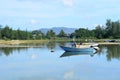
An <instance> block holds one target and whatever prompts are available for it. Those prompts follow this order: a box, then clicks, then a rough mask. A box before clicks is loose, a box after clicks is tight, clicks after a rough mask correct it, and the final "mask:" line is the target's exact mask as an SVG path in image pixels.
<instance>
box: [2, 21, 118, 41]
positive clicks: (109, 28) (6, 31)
mask: <svg viewBox="0 0 120 80" xmlns="http://www.w3.org/2000/svg"><path fill="white" fill-rule="evenodd" d="M73 37H76V38H83V39H86V38H96V39H103V38H104V39H105V38H115V39H118V38H120V22H119V20H118V21H111V20H110V19H108V20H106V24H105V25H104V26H103V25H97V26H96V28H95V29H93V30H89V29H85V28H79V29H77V30H75V32H74V33H71V34H66V33H65V32H64V30H61V31H60V33H59V34H56V33H55V32H54V31H53V30H49V31H47V33H46V34H43V33H42V32H41V31H39V30H34V31H27V30H20V29H17V30H13V29H12V28H10V27H9V26H8V25H6V26H4V28H3V26H1V25H0V39H5V40H6V39H8V40H29V39H57V38H73Z"/></svg>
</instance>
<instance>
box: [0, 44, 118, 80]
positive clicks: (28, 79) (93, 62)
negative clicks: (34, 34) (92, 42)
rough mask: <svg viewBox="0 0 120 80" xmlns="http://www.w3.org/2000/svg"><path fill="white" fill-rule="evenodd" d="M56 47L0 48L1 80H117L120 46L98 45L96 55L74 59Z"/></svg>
mask: <svg viewBox="0 0 120 80" xmlns="http://www.w3.org/2000/svg"><path fill="white" fill-rule="evenodd" d="M61 44H62V45H66V44H65V43H61ZM59 45H60V43H57V44H54V43H50V44H43V45H42V48H0V71H1V73H0V80H120V76H119V73H120V46H119V45H112V46H111V45H109V46H105V45H101V46H99V47H100V51H99V52H97V53H79V54H76V55H74V53H65V52H64V51H63V50H62V49H61V48H60V47H59ZM51 50H52V51H54V52H51Z"/></svg>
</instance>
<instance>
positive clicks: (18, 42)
mask: <svg viewBox="0 0 120 80" xmlns="http://www.w3.org/2000/svg"><path fill="white" fill-rule="evenodd" d="M50 41H55V42H69V41H72V39H62V40H0V44H29V43H48V42H50ZM76 41H78V42H79V41H80V40H76ZM104 41H105V39H99V40H98V39H96V40H94V42H96V43H98V44H100V45H102V44H106V45H109V44H120V43H119V41H117V40H116V42H104ZM85 43H86V44H89V42H85Z"/></svg>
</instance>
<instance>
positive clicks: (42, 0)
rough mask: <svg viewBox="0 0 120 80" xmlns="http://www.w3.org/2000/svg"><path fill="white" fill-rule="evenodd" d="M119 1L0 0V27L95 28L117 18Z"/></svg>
mask: <svg viewBox="0 0 120 80" xmlns="http://www.w3.org/2000/svg"><path fill="white" fill-rule="evenodd" d="M119 4H120V0H0V24H1V25H3V26H5V25H9V26H10V27H12V28H13V29H18V28H20V29H23V30H26V29H27V30H36V29H40V28H51V27H63V26H64V27H75V28H88V29H94V28H95V26H96V25H98V24H100V25H101V24H102V25H105V23H106V19H111V20H113V21H116V20H119V19H120V5H119Z"/></svg>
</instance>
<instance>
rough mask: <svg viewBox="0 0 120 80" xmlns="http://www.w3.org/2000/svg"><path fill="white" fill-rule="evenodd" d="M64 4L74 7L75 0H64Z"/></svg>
mask: <svg viewBox="0 0 120 80" xmlns="http://www.w3.org/2000/svg"><path fill="white" fill-rule="evenodd" d="M63 4H64V5H65V6H68V7H73V0H63Z"/></svg>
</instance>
